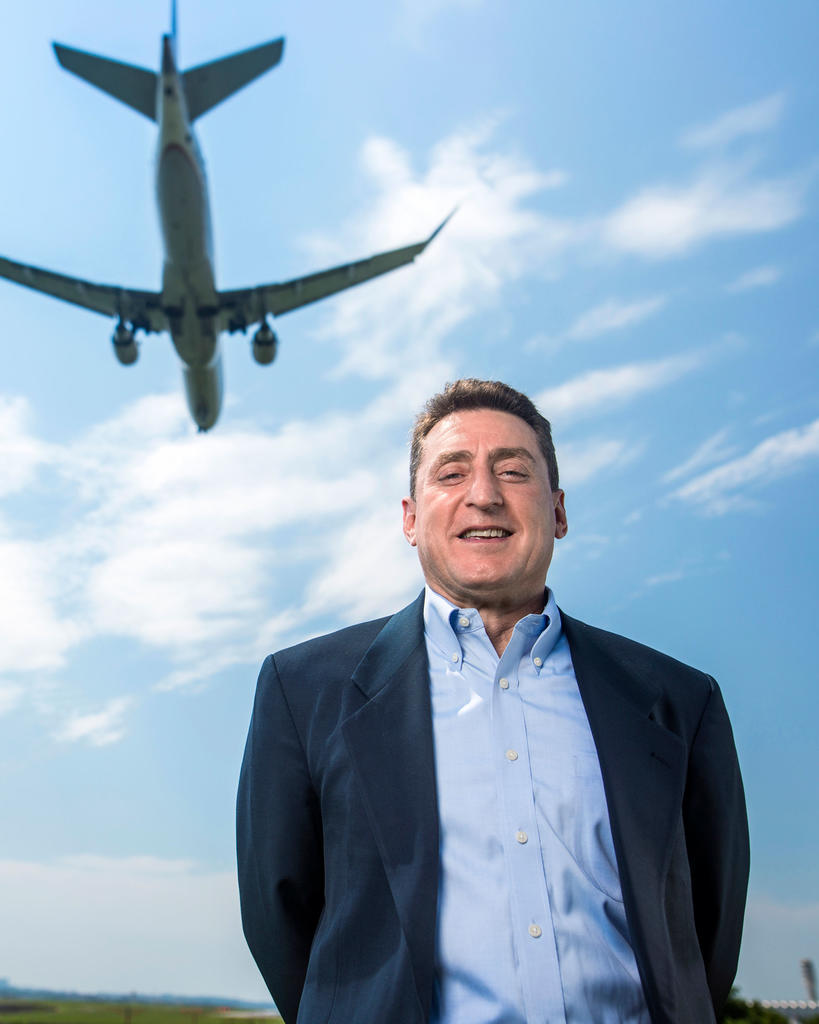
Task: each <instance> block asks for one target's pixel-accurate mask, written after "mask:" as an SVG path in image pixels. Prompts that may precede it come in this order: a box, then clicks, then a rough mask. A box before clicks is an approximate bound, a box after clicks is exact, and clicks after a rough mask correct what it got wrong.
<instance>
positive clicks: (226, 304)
mask: <svg viewBox="0 0 819 1024" xmlns="http://www.w3.org/2000/svg"><path fill="white" fill-rule="evenodd" d="M177 40H178V34H177V16H176V0H172V5H171V31H170V33H166V34H164V35H163V36H162V48H161V64H160V71H159V73H156V72H153V71H149V70H147V69H145V68H141V67H136V66H135V65H132V64H124V63H121V62H120V61H116V60H111V59H109V58H107V57H100V56H97V55H96V54H93V53H87V52H85V51H83V50H76V49H73V48H72V47H69V46H64V45H63V44H61V43H54V44H53V45H54V52H55V54H56V57H57V60H58V61H59V63H60V64H61V65H62V67H63V68H65V70H66V71H70V72H72V73H73V74H75V75H77V76H78V77H80V78H82V79H84V80H85V81H86V82H88V83H89V84H91V85H93V86H96V87H97V88H98V89H101V90H103V92H107V93H108V94H109V95H110V96H113V97H114V98H115V99H117V100H119V101H120V102H122V103H125V104H126V105H127V106H129V107H131V108H132V109H134V110H136V111H138V112H139V113H140V114H143V115H144V116H145V117H148V118H151V119H152V120H154V121H156V122H157V123H158V125H159V142H158V146H157V152H156V196H157V205H158V213H159V223H160V229H161V233H162V242H163V247H164V255H165V260H164V267H163V271H162V289H161V291H157V292H151V291H140V290H137V289H134V288H123V287H119V286H117V285H109V284H95V283H94V282H91V281H84V280H81V279H80V278H76V277H69V276H67V275H65V274H58V273H55V272H54V271H51V270H45V269H43V268H41V267H35V266H29V265H27V264H25V263H17V262H15V261H13V260H9V259H5V258H3V257H0V277H3V278H6V279H7V280H9V281H14V282H16V283H17V284H21V285H25V286H26V287H28V288H33V289H36V290H37V291H41V292H45V293H46V294H48V295H51V296H54V297H55V298H58V299H63V300H64V301H66V302H71V303H73V304H74V305H77V306H83V307H85V308H86V309H89V310H93V311H94V312H96V313H102V314H104V315H106V316H111V317H116V320H117V323H116V327H115V328H114V333H113V337H112V339H111V340H112V343H113V346H114V353H115V355H116V357H117V359H118V360H119V362H120V363H122V364H123V365H125V366H130V365H132V364H133V363H135V362H136V361H137V358H138V356H139V343H138V340H137V332H139V331H142V332H144V333H145V334H150V333H160V332H162V331H168V332H169V333H170V335H171V340H172V342H173V345H174V348H175V349H176V352H177V354H178V355H179V357H180V359H181V360H182V364H183V365H182V373H183V379H184V385H185V395H186V398H187V402H188V408H189V409H190V413H191V416H192V417H193V420H194V422H195V423H196V425H197V427H198V428H199V430H200V431H206V430H209V429H210V428H211V427H212V426H213V425H214V424H215V423H216V420H217V419H218V417H219V412H220V409H221V406H222V395H223V375H222V361H221V353H220V347H219V336H220V334H222V333H223V332H225V331H227V332H228V333H230V334H233V333H235V332H236V331H241V332H242V333H245V332H246V331H247V329H248V327H250V326H254V325H255V324H258V325H259V326H258V328H257V329H256V331H255V333H254V334H253V344H252V352H253V358H254V359H255V360H256V362H257V363H260V364H262V365H268V364H270V363H272V362H273V359H274V358H275V356H276V349H277V345H278V339H277V337H276V334H275V332H274V330H273V328H272V327H271V325H270V322H269V321H270V319H272V318H273V317H276V316H281V315H282V314H283V313H288V312H290V311H291V310H293V309H298V308H299V307H301V306H306V305H307V304H308V303H310V302H316V301H317V300H318V299H323V298H325V297H326V296H328V295H332V294H334V293H335V292H340V291H342V290H344V289H345V288H350V287H352V286H353V285H357V284H361V283H362V282H363V281H368V280H371V279H372V278H374V277H378V276H379V275H381V274H386V273H387V272H388V271H390V270H394V269H396V268H397V267H401V266H403V265H405V264H407V263H411V262H412V261H413V260H414V259H415V257H416V256H418V255H419V254H420V253H422V252H423V251H424V249H425V248H426V247H427V246H428V245H429V243H430V242H431V241H432V240H433V239H434V238H435V237H436V235H437V234H438V233H439V232H440V231H441V230H442V229H443V227H444V225H445V224H446V223H447V221H448V220H449V218H450V217H451V216H452V214H450V215H449V216H448V217H446V218H445V220H444V221H443V222H442V223H441V224H439V225H438V227H437V228H436V229H435V230H434V231H433V232H432V233H431V234H430V235H429V236H428V237H427V238H425V239H424V240H423V241H420V242H416V243H414V244H413V245H407V246H404V247H402V248H400V249H392V250H390V251H389V252H382V253H378V254H377V255H374V256H370V257H369V258H367V259H363V260H359V261H357V262H354V263H345V264H343V265H341V266H338V267H332V268H330V269H329V270H323V271H320V272H318V273H314V274H308V275H306V276H305V277H298V278H294V279H293V280H291V281H283V282H280V283H273V284H262V285H256V286H255V287H251V288H237V289H230V290H228V291H222V290H219V289H218V288H217V287H216V281H215V276H214V263H213V241H212V235H211V219H210V208H209V202H208V187H207V179H206V176H205V164H204V161H203V159H202V153H201V151H200V149H199V145H198V143H197V140H196V136H195V135H194V131H193V123H194V122H195V121H196V120H197V119H198V118H199V117H201V116H202V115H203V114H206V113H207V112H208V111H209V110H211V109H212V108H213V107H215V106H216V105H217V104H218V103H221V102H222V101H223V100H225V99H227V98H228V97H229V96H231V95H233V94H234V93H235V92H237V91H238V90H239V89H241V88H243V87H244V86H245V85H247V84H248V83H250V82H251V81H253V80H254V79H255V78H258V77H259V76H260V75H262V74H264V73H265V72H266V71H269V70H270V69H271V68H273V67H275V66H276V65H277V64H278V63H279V61H280V60H281V58H282V54H283V52H284V39H283V38H280V39H274V40H271V41H270V42H267V43H262V44H261V45H259V46H254V47H250V48H249V49H247V50H242V51H241V52H239V53H234V54H231V55H230V56H228V57H222V58H219V59H217V60H213V61H210V62H208V63H206V64H200V65H198V66H197V67H193V68H189V69H188V70H187V71H180V70H179V69H178V67H177V59H176V54H177ZM453 213H454V211H453Z"/></svg>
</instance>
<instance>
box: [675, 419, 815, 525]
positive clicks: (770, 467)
mask: <svg viewBox="0 0 819 1024" xmlns="http://www.w3.org/2000/svg"><path fill="white" fill-rule="evenodd" d="M815 459H819V419H817V420H814V421H813V422H812V423H808V424H807V425H806V426H804V427H795V428H794V429H792V430H784V431H782V432H781V433H779V434H775V435H773V436H772V437H769V438H766V440H764V441H762V442H760V443H759V444H758V445H756V447H755V448H753V449H752V450H751V451H750V452H748V453H747V454H746V455H742V456H740V457H738V458H736V459H732V460H731V461H730V462H726V463H724V464H723V465H721V466H717V467H716V468H714V469H712V470H709V471H708V472H707V473H703V474H702V475H700V476H697V477H695V478H694V479H693V480H690V481H689V482H688V483H686V484H684V485H683V486H682V487H680V488H679V489H678V490H676V491H674V492H673V495H672V497H674V498H677V499H679V500H680V501H685V502H688V503H690V504H692V505H694V506H696V508H697V510H698V511H700V512H702V513H705V514H710V515H722V514H724V513H726V512H729V511H731V510H733V509H736V508H743V507H745V506H746V505H747V504H748V500H749V498H748V491H750V490H752V489H754V488H758V487H760V486H764V485H766V484H768V483H769V482H770V481H772V480H776V479H779V478H781V477H784V476H789V475H791V474H793V473H796V472H798V471H799V470H801V469H802V468H803V467H804V466H805V465H806V464H808V463H810V462H812V461H813V460H815Z"/></svg>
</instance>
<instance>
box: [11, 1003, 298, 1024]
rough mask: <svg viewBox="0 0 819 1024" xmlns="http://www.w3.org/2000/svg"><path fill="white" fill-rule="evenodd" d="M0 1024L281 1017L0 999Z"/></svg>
mask: <svg viewBox="0 0 819 1024" xmlns="http://www.w3.org/2000/svg"><path fill="white" fill-rule="evenodd" d="M226 1011H227V1012H226ZM0 1024H281V1017H266V1016H262V1015H261V1014H260V1015H259V1016H258V1017H254V1016H253V1015H252V1011H251V1013H248V1012H247V1011H242V1012H241V1015H240V1016H237V1017H233V1016H232V1015H231V1014H230V1008H229V1007H226V1008H225V1009H224V1010H223V1009H217V1008H216V1007H213V1006H193V1005H192V1006H181V1005H178V1004H175V1003H142V1002H137V1003H107V1002H102V1001H99V1002H98V1001H97V1000H90V1001H83V1000H81V999H77V1000H73V999H71V1000H65V1001H60V1002H48V1001H42V1002H41V1001H34V1000H28V999H0Z"/></svg>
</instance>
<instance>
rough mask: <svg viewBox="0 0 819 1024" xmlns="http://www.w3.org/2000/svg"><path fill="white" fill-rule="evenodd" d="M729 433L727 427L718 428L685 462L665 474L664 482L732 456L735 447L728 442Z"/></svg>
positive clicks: (671, 481) (687, 474) (679, 477)
mask: <svg viewBox="0 0 819 1024" xmlns="http://www.w3.org/2000/svg"><path fill="white" fill-rule="evenodd" d="M729 434H730V431H729V430H728V428H727V427H725V428H723V429H722V430H718V431H717V432H716V434H712V435H711V437H708V438H706V439H705V440H704V441H703V442H702V444H700V445H698V446H697V448H695V449H694V451H693V452H692V453H691V455H689V456H688V458H687V459H686V460H685V461H684V462H681V463H680V464H679V465H678V466H675V467H674V468H673V469H670V470H669V471H668V472H667V473H665V474H664V476H663V482H664V483H667V484H670V483H673V481H674V480H679V479H681V478H683V477H687V476H690V475H691V474H692V473H693V472H695V471H696V470H698V469H702V468H703V466H711V465H713V464H714V463H715V462H720V461H721V460H723V459H727V458H730V456H731V455H733V453H734V451H735V448H734V446H733V445H729V444H727V443H726V442H727V440H728V437H729Z"/></svg>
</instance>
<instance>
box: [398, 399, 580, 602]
mask: <svg viewBox="0 0 819 1024" xmlns="http://www.w3.org/2000/svg"><path fill="white" fill-rule="evenodd" d="M402 505H403V509H404V536H405V537H406V538H407V540H408V541H409V542H410V544H412V545H413V547H417V548H418V557H419V559H420V561H421V568H422V569H423V572H424V577H425V579H426V581H427V583H428V584H429V585H430V586H431V587H432V589H433V590H435V591H437V592H438V593H439V594H442V595H443V596H444V597H446V598H448V599H449V600H450V601H451V602H452V603H453V604H455V605H458V606H460V607H462V608H467V607H470V608H478V609H481V608H486V607H490V606H491V607H495V608H497V609H499V610H501V609H514V608H516V607H523V606H524V605H526V604H527V603H529V602H531V601H532V600H535V599H537V598H538V596H539V595H542V593H543V585H544V582H545V580H546V572H547V570H548V568H549V563H550V562H551V560H552V551H553V549H554V542H555V538H556V537H563V536H565V534H566V530H567V528H568V526H567V522H566V510H565V508H564V506H563V491H554V492H552V488H551V486H550V484H549V474H548V470H547V468H546V460H545V459H544V458H543V455H542V453H541V451H540V448H539V446H538V443H537V437H536V436H535V432H534V431H533V430H532V428H531V427H530V426H529V424H528V423H525V422H524V421H523V420H522V419H520V418H519V417H517V416H513V415H511V414H510V413H506V412H497V411H495V410H493V409H475V410H468V411H465V412H456V413H452V414H451V415H450V416H447V417H445V418H444V419H442V420H440V421H439V422H438V423H436V424H435V426H434V427H433V428H432V430H430V432H429V434H427V436H426V439H425V440H424V448H423V456H422V458H421V463H420V465H419V467H418V478H417V481H416V489H415V500H413V499H412V498H405V499H404V501H403V503H402Z"/></svg>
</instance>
